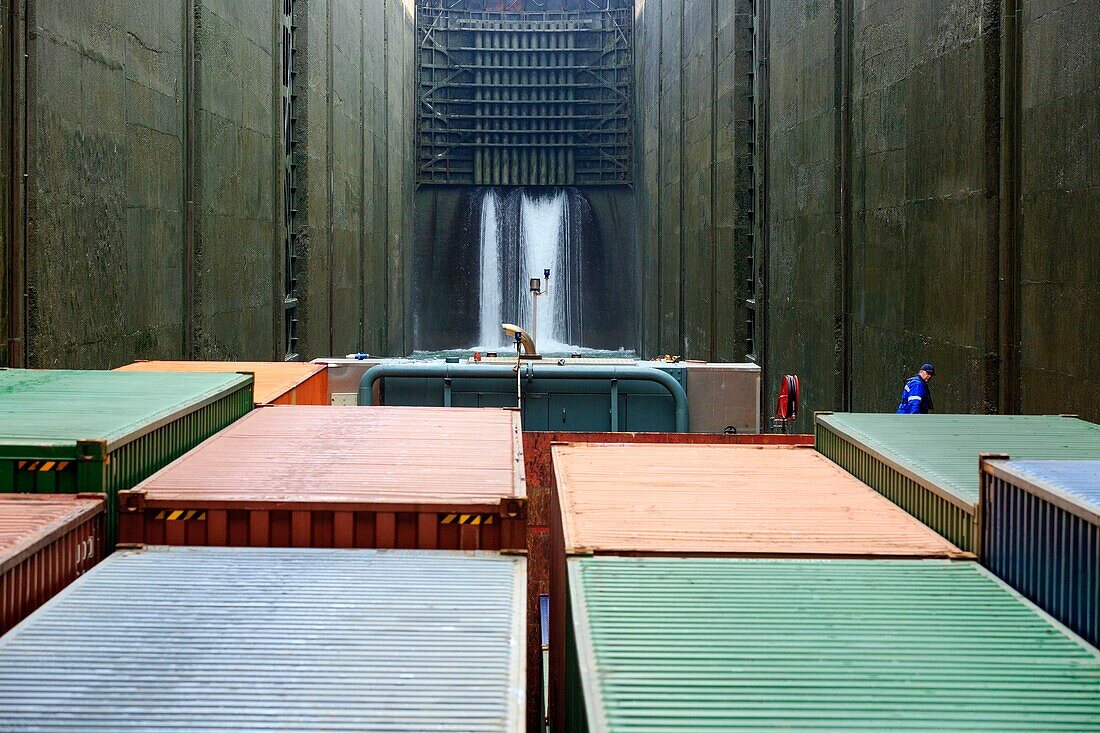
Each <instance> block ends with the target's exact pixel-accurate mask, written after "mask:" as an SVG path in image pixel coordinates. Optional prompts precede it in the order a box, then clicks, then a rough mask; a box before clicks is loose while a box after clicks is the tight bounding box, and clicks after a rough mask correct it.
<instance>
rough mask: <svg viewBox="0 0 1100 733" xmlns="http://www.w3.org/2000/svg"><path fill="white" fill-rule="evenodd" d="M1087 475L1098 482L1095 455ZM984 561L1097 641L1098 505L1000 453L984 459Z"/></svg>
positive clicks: (1099, 636)
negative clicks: (1038, 476) (998, 456)
mask: <svg viewBox="0 0 1100 733" xmlns="http://www.w3.org/2000/svg"><path fill="white" fill-rule="evenodd" d="M1089 463H1090V464H1091V470H1090V475H1091V480H1092V481H1093V482H1095V484H1100V461H1092V462H1089ZM981 510H982V562H983V563H984V564H985V565H986V566H987V567H988V568H989V569H990V570H992V571H993V572H994V573H996V574H997V575H998V576H1000V577H1001V578H1003V579H1004V580H1005V581H1007V582H1008V583H1009V585H1011V586H1012V587H1013V588H1015V589H1016V590H1018V591H1020V592H1021V593H1022V594H1024V595H1025V596H1026V597H1027V598H1029V599H1030V600H1032V601H1034V602H1035V603H1036V604H1037V605H1038V606H1039V607H1040V608H1042V609H1043V610H1044V611H1046V612H1047V613H1049V614H1050V615H1051V616H1053V617H1054V618H1056V619H1058V620H1059V621H1061V622H1062V623H1064V624H1065V625H1066V626H1068V627H1069V628H1070V629H1072V630H1073V631H1074V632H1076V633H1078V634H1080V635H1081V636H1082V637H1083V638H1084V639H1085V640H1086V641H1088V642H1089V643H1090V644H1093V645H1097V646H1100V508H1098V507H1097V506H1096V505H1094V504H1091V503H1089V502H1086V501H1084V500H1082V499H1081V498H1079V497H1077V496H1074V495H1073V494H1071V493H1069V492H1066V491H1064V490H1062V489H1060V488H1059V487H1058V486H1056V485H1052V484H1049V483H1047V482H1045V481H1041V480H1037V479H1036V478H1035V477H1033V476H1029V475H1028V474H1027V473H1026V472H1024V471H1021V470H1019V469H1018V468H1016V467H1015V466H1014V464H1013V463H1011V462H1008V461H1005V460H988V459H987V460H983V461H982V484H981Z"/></svg>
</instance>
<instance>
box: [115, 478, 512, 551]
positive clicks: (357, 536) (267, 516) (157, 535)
mask: <svg viewBox="0 0 1100 733" xmlns="http://www.w3.org/2000/svg"><path fill="white" fill-rule="evenodd" d="M120 502H121V505H120V518H119V542H120V543H122V544H124V545H141V544H145V545H196V546H229V547H318V548H343V549H371V548H378V549H404V550H522V549H524V546H525V542H526V533H525V528H524V517H525V509H524V505H523V503H522V502H521V501H518V500H503V501H501V502H500V503H499V504H461V503H455V504H439V505H431V504H380V503H374V504H371V503H366V502H361V503H357V502H350V501H348V502H333V501H323V502H316V503H312V504H311V503H308V502H276V501H272V502H262V503H256V504H255V505H252V506H250V502H219V501H203V500H202V499H195V500H190V501H184V502H181V501H179V500H174V499H167V500H157V499H150V498H148V497H147V496H146V495H145V493H144V492H143V491H140V490H137V491H124V492H122V493H121V494H120Z"/></svg>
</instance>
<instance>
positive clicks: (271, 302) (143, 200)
mask: <svg viewBox="0 0 1100 733" xmlns="http://www.w3.org/2000/svg"><path fill="white" fill-rule="evenodd" d="M2 3H3V4H2V5H0V18H2V20H0V23H3V24H4V27H5V32H4V33H3V34H0V37H3V39H4V40H3V42H2V43H3V44H4V45H3V48H2V49H0V51H3V53H4V56H3V58H4V63H3V64H2V65H0V68H2V69H3V74H4V75H5V77H4V79H3V84H2V85H0V89H3V91H4V93H3V95H0V96H2V101H0V105H3V109H2V110H0V111H2V114H0V120H2V122H0V125H2V130H0V131H2V132H3V134H4V135H5V138H4V142H5V144H4V146H3V149H4V152H3V155H4V159H3V161H2V163H3V165H2V166H0V168H2V170H3V173H2V174H0V175H2V176H3V177H0V186H3V193H4V196H3V198H4V201H5V204H4V206H5V207H7V202H8V201H9V200H10V199H12V198H14V200H15V201H16V203H17V204H19V205H18V207H17V210H13V211H10V212H9V210H8V209H7V208H5V209H3V210H2V211H3V213H4V218H3V222H4V226H3V233H2V234H0V237H2V238H0V249H2V251H3V252H4V257H3V262H4V265H3V269H0V283H2V284H3V286H4V290H5V295H6V297H5V298H4V306H3V308H2V309H0V326H4V332H5V336H6V337H7V338H8V340H9V348H8V349H5V350H4V351H5V353H4V357H3V358H4V363H10V364H21V363H25V364H27V365H29V366H39V367H51V366H52V367H106V366H113V365H117V364H121V363H124V362H127V361H129V360H132V359H134V358H179V357H187V356H193V357H195V358H258V359H265V358H282V357H283V355H284V353H285V346H284V335H283V320H282V319H283V302H282V301H283V293H284V283H283V278H284V264H285V259H284V254H283V252H284V246H285V242H284V215H283V195H284V194H283V175H282V171H283V164H284V157H283V156H284V152H285V151H284V142H285V141H284V137H283V135H284V132H283V129H282V126H283V121H282V119H281V111H280V92H281V83H282V82H281V52H282V48H281V13H282V10H283V3H282V2H281V1H279V2H274V1H271V2H263V3H251V2H250V3H241V2H229V1H228V0H193V1H192V0H182V1H180V2H164V3H160V2H158V3H147V2H130V1H129V0H97V1H96V2H87V3H71V2H62V1H61V0H2ZM295 7H296V10H295V12H296V22H297V24H298V26H299V32H298V44H299V55H298V57H297V68H298V69H299V71H300V73H301V76H302V84H301V89H300V92H301V94H300V99H299V103H300V105H301V107H302V113H303V119H302V120H301V127H300V130H301V136H300V138H299V139H298V140H297V141H296V150H297V152H298V155H297V156H296V160H295V162H296V163H297V164H298V165H299V171H300V179H301V184H302V190H301V192H300V199H299V205H300V211H299V215H300V217H301V219H300V221H299V222H298V223H299V226H298V227H297V242H296V247H297V249H298V253H299V255H300V257H301V259H302V273H301V281H300V288H299V294H300V301H301V307H300V312H299V313H300V318H301V324H300V334H301V342H300V344H299V349H298V351H299V353H300V354H301V355H302V356H303V357H307V358H308V357H312V356H317V355H325V354H329V353H334V352H336V353H343V352H347V351H353V350H369V351H375V352H379V351H401V350H403V348H404V339H405V333H404V319H405V309H404V288H405V283H404V277H405V276H404V271H403V269H402V263H403V262H404V260H405V258H406V257H405V254H404V251H403V249H402V248H403V247H406V246H407V244H408V242H409V241H410V239H411V237H410V236H407V232H409V231H411V221H412V220H411V201H412V170H411V162H410V161H411V130H412V127H411V123H409V120H410V116H409V115H410V113H411V103H412V96H411V95H412V94H413V88H412V78H413V69H412V43H413V10H412V2H411V0H387V2H384V3H383V2H371V3H358V2H353V1H352V0H331V2H329V1H328V0H299V1H298V2H296V3H295ZM24 18H25V22H24ZM13 25H14V26H15V27H13ZM24 36H25V38H26V51H27V57H26V59H25V60H24V59H23V58H22V55H21V54H14V55H13V54H11V53H10V48H9V40H10V38H11V37H16V38H17V39H21V38H23V37H24ZM9 58H14V59H15V60H16V61H18V62H19V63H16V64H9V63H7V62H8V60H9ZM24 73H25V76H26V83H25V87H24V85H23V84H22V82H21V80H20V78H19V77H20V76H21V75H22V74H24ZM8 75H14V76H15V77H16V78H14V79H13V78H11V76H8ZM24 88H25V89H26V94H25V96H24V95H22V94H21V92H22V90H23V89H24ZM24 120H25V121H26V135H25V137H24V136H22V135H19V134H16V135H15V143H16V144H15V145H14V146H13V145H9V144H8V141H9V140H10V139H11V131H12V130H13V128H18V127H20V126H21V125H22V124H23V121H24ZM23 155H25V156H26V164H25V167H24V166H23V165H22V163H21V156H23ZM24 172H25V173H26V177H25V178H23V176H22V173H24ZM13 173H15V174H17V175H16V176H13V175H12V174H13ZM17 178H18V179H19V180H25V181H26V184H27V191H26V196H25V200H24V197H22V196H21V195H20V192H19V191H18V190H15V191H13V190H12V189H13V186H12V182H13V181H14V180H16V179H17ZM13 303H14V304H17V305H18V304H25V309H24V311H23V312H22V313H20V312H19V311H18V310H17V311H14V312H13V311H12V307H11V305H12V304H13ZM9 313H10V316H9Z"/></svg>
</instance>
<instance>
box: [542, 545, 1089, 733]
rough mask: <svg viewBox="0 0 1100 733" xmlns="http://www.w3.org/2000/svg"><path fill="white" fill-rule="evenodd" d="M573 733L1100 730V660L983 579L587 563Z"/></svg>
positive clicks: (865, 569) (942, 563) (578, 579)
mask: <svg viewBox="0 0 1100 733" xmlns="http://www.w3.org/2000/svg"><path fill="white" fill-rule="evenodd" d="M569 579H570V586H569V587H570V592H571V598H570V601H571V611H572V617H571V619H570V623H571V625H570V630H571V634H570V637H571V638H570V651H571V653H570V660H569V671H568V687H567V689H568V692H569V699H570V703H571V704H570V706H569V710H570V719H569V721H568V725H567V726H566V727H565V728H564V730H565V731H571V732H576V731H584V732H593V733H595V732H596V731H606V732H609V733H617V732H622V731H631V733H656V732H657V731H660V732H661V733H675V732H677V731H684V732H685V733H686V732H687V731H692V732H693V733H694V732H696V731H701V730H715V731H717V730H723V731H743V730H836V731H851V730H874V731H917V730H920V731H975V730H989V731H1006V730H1014V731H1022V730H1033V731H1043V732H1044V733H1052V732H1053V731H1081V730H1096V729H1097V728H1098V726H1100V652H1098V651H1097V650H1096V649H1094V648H1092V647H1090V646H1089V645H1088V644H1086V643H1085V642H1084V641H1083V640H1082V639H1081V638H1080V637H1078V636H1076V635H1075V634H1073V633H1072V632H1070V631H1068V630H1067V629H1066V628H1065V627H1063V626H1062V625H1060V624H1059V623H1057V622H1056V621H1054V620H1053V619H1051V618H1050V617H1049V616H1047V615H1046V614H1045V613H1043V612H1042V611H1040V610H1039V609H1038V608H1036V607H1035V606H1034V605H1032V604H1031V603H1030V602H1028V601H1027V600H1025V599H1024V598H1022V597H1021V596H1020V595H1019V594H1017V593H1016V592H1015V591H1013V590H1012V589H1011V588H1009V587H1008V586H1007V585H1006V584H1005V583H1003V582H1002V581H1000V580H998V579H996V578H995V577H993V575H992V574H991V573H989V572H988V571H987V570H985V569H984V568H982V567H981V566H980V565H979V564H978V563H975V562H955V561H949V560H765V559H731V558H652V557H646V558H639V557H583V558H571V559H570V560H569Z"/></svg>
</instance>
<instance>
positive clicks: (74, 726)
mask: <svg viewBox="0 0 1100 733" xmlns="http://www.w3.org/2000/svg"><path fill="white" fill-rule="evenodd" d="M524 566H525V562H524V560H523V558H521V557H512V556H503V555H499V554H490V553H472V552H416V551H401V550H397V551H377V550H314V549H273V548H215V547H172V548H166V547H159V548H146V549H144V550H124V551H120V552H117V553H115V554H114V555H112V556H111V557H110V558H108V559H107V560H106V561H104V562H102V563H100V564H99V565H98V566H97V567H95V568H94V569H92V570H91V571H90V572H88V573H86V574H85V575H84V577H82V578H81V579H79V580H78V581H77V582H75V583H73V584H72V585H70V586H69V587H68V588H67V589H66V590H64V591H62V592H61V593H60V594H59V595H58V596H56V597H55V598H54V599H53V600H52V601H50V602H49V603H47V604H46V605H45V606H43V607H42V608H40V609H39V610H38V611H37V612H35V613H34V614H32V615H31V616H30V617H29V618H27V619H26V620H25V621H23V622H22V623H21V624H20V625H18V626H16V627H15V628H14V629H13V630H12V631H11V632H9V633H8V634H7V636H5V637H3V638H0V729H2V730H36V731H65V732H66V733H68V732H69V731H73V730H98V731H138V730H141V731H145V730H188V731H200V730H201V731H272V730H286V731H319V730H345V731H352V730H355V731H368V730H406V731H428V730H433V731H494V732H496V731H508V732H516V731H521V730H523V729H524V728H523V721H524V711H525V700H524V698H523V679H524V674H525V670H524V656H523V653H522V652H523V644H522V638H523V631H522V630H523V627H524V603H523V600H524V573H525V567H524Z"/></svg>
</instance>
